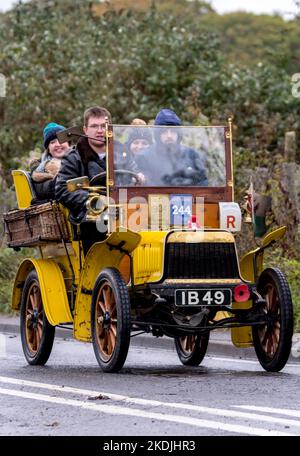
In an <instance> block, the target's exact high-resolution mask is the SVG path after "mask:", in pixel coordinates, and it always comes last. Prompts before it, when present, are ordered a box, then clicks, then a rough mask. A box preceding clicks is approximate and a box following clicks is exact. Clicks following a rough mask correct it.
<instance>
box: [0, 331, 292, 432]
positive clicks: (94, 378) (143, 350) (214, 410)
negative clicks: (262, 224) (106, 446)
mask: <svg viewBox="0 0 300 456" xmlns="http://www.w3.org/2000/svg"><path fill="white" fill-rule="evenodd" d="M4 339H5V340H4ZM299 385H300V364H299V363H298V364H297V363H290V364H288V365H287V366H286V367H285V368H284V370H283V371H282V372H280V373H276V374H270V373H266V372H265V371H263V369H262V368H261V367H260V365H259V363H258V362H257V361H256V360H254V359H248V360H246V359H244V360H240V359H237V358H228V357H227V358H226V357H222V356H212V355H208V356H207V357H206V358H205V359H204V361H203V363H202V365H201V366H199V367H198V368H190V367H184V366H182V365H181V364H180V362H179V360H178V358H177V354H176V352H175V351H174V350H170V349H166V348H160V345H159V341H158V343H157V346H156V347H155V346H154V345H152V346H151V347H142V346H138V345H132V346H131V347H130V351H129V355H128V358H127V361H126V364H125V366H124V368H123V370H122V371H121V372H119V373H118V374H104V373H102V371H101V370H100V368H99V367H98V365H97V363H96V360H95V356H94V353H93V349H92V346H91V344H85V343H80V342H77V341H74V340H72V339H66V340H64V339H63V338H56V340H55V344H54V349H53V352H52V354H51V357H50V359H49V361H48V363H47V365H46V366H45V367H33V366H29V365H27V364H26V362H25V359H24V357H23V353H22V349H21V342H20V338H19V336H18V335H15V334H6V335H5V336H4V335H2V350H1V352H0V397H1V400H0V435H1V436H62V435H68V436H87V435H89V436H162V437H163V436H186V437H187V436H204V435H206V436H207V435H209V436H221V435H222V436H236V435H242V436H264V435H267V436H277V435H278V436H285V435H297V436H299V435H300V394H299Z"/></svg>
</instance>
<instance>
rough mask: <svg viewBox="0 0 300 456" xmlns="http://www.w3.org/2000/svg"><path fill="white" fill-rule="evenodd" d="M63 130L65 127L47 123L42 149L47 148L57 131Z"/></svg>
mask: <svg viewBox="0 0 300 456" xmlns="http://www.w3.org/2000/svg"><path fill="white" fill-rule="evenodd" d="M62 130H65V127H63V126H62V125H58V124H57V123H54V122H50V123H48V124H47V125H46V126H45V128H44V132H43V133H44V147H45V149H47V148H48V146H49V142H50V141H52V139H55V138H56V133H58V132H59V131H62Z"/></svg>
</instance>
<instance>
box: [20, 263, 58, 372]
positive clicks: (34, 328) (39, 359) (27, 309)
mask: <svg viewBox="0 0 300 456" xmlns="http://www.w3.org/2000/svg"><path fill="white" fill-rule="evenodd" d="M20 329H21V340H22V347H23V352H24V355H25V358H26V360H27V362H28V364H31V365H44V364H46V362H47V361H48V358H49V356H50V353H51V350H52V346H53V341H54V336H55V327H54V326H52V325H50V323H49V322H48V320H47V317H46V314H45V311H44V306H43V301H42V295H41V288H40V283H39V279H38V276H37V273H36V271H31V272H30V273H29V274H28V276H27V278H26V280H25V284H24V288H23V292H22V298H21V313H20Z"/></svg>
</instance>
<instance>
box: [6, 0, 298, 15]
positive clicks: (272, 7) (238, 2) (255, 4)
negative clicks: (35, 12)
mask: <svg viewBox="0 0 300 456" xmlns="http://www.w3.org/2000/svg"><path fill="white" fill-rule="evenodd" d="M15 3H17V2H16V0H0V10H1V11H7V10H8V9H9V8H11V7H12V5H13V4H15ZM211 4H212V5H213V7H214V8H215V9H216V10H217V11H218V12H220V13H224V12H228V11H234V10H246V11H252V12H254V13H269V14H271V13H272V12H274V11H278V12H281V13H283V14H286V15H287V17H289V16H288V14H289V13H295V12H297V8H296V5H295V2H294V0H211Z"/></svg>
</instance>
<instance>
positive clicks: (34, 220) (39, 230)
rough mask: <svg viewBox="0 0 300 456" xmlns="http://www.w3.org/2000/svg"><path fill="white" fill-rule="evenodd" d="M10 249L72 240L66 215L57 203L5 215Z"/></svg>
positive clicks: (40, 205) (7, 240)
mask: <svg viewBox="0 0 300 456" xmlns="http://www.w3.org/2000/svg"><path fill="white" fill-rule="evenodd" d="M3 218H4V224H5V233H6V243H7V246H8V247H25V246H28V247H35V246H38V245H42V244H45V243H47V242H49V241H50V242H61V241H62V240H64V241H68V240H69V239H70V235H69V230H68V226H67V223H66V220H65V217H64V214H63V213H62V212H61V211H60V209H59V206H58V204H57V203H55V202H49V203H45V204H39V205H36V206H31V207H29V208H28V209H20V210H14V211H10V212H7V213H6V214H3Z"/></svg>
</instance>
